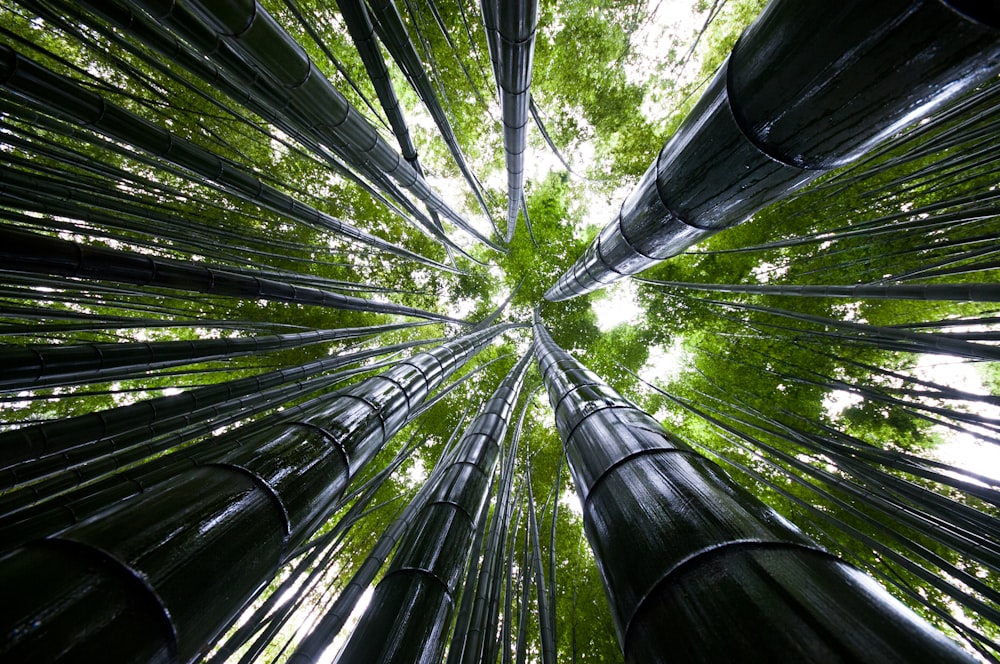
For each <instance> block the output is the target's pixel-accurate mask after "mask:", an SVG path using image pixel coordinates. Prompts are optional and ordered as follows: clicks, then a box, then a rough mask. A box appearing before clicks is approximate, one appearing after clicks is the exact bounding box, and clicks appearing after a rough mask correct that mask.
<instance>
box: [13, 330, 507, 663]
mask: <svg viewBox="0 0 1000 664" xmlns="http://www.w3.org/2000/svg"><path fill="white" fill-rule="evenodd" d="M506 329H507V327H505V326H498V327H494V328H491V329H489V330H485V331H481V332H475V333H472V334H469V335H466V336H464V337H459V338H457V339H455V340H452V341H449V342H447V343H445V344H442V345H441V346H438V347H437V348H435V349H433V350H431V351H428V352H426V353H421V354H419V355H417V356H414V357H413V358H411V359H409V360H406V361H403V362H400V363H399V364H397V365H396V366H395V367H393V368H392V369H390V370H388V371H386V372H385V373H383V374H381V375H379V376H376V377H374V378H370V379H367V380H365V381H363V382H361V383H359V384H358V385H356V386H353V387H350V388H347V389H345V390H342V391H341V392H339V396H340V398H338V399H334V400H332V401H329V402H325V403H324V404H323V405H322V406H321V407H319V408H317V409H316V410H315V411H307V412H306V414H305V416H304V417H302V418H301V419H299V420H296V421H282V422H281V423H280V424H277V425H276V426H274V427H273V428H272V429H271V435H270V436H269V437H268V440H264V441H261V443H260V444H259V445H256V446H254V447H253V448H252V449H245V450H237V451H235V452H233V453H230V454H228V455H226V456H225V457H224V458H223V459H221V460H220V461H219V462H218V463H216V464H213V465H209V466H203V467H199V468H196V469H193V470H189V471H185V472H182V473H180V474H178V475H176V476H175V477H173V478H172V479H169V480H167V481H165V482H161V483H160V484H157V485H155V486H154V487H151V488H150V489H149V490H147V491H146V492H145V493H144V494H142V495H141V496H139V497H137V498H134V499H131V500H127V501H124V502H122V503H121V504H119V505H116V506H114V507H111V508H109V509H108V510H105V511H103V512H101V513H99V514H97V515H95V516H93V517H91V518H90V519H88V520H86V521H84V522H82V523H80V524H77V525H74V526H71V527H70V528H67V529H66V530H64V531H62V532H61V533H59V534H58V535H56V536H53V537H50V538H47V539H45V540H40V541H38V542H35V543H32V544H29V545H26V546H25V547H22V548H19V549H16V550H14V551H12V552H10V553H9V554H7V555H6V556H5V557H4V558H3V559H0V578H2V583H3V585H4V587H5V589H6V591H7V595H6V596H7V597H8V599H9V601H8V602H6V603H5V607H4V608H3V609H0V611H2V612H3V613H2V617H0V623H2V624H3V625H4V627H3V630H4V633H5V634H16V635H17V636H16V637H15V638H12V639H9V640H8V641H6V642H5V643H4V644H3V646H2V647H3V653H2V655H3V657H4V658H5V659H8V660H11V661H18V660H20V661H27V660H32V661H55V660H56V659H57V658H58V657H61V656H63V654H64V653H67V652H70V651H71V652H72V657H74V658H76V659H78V660H88V659H89V660H90V661H94V660H95V658H96V659H100V658H101V656H100V653H104V654H105V655H106V654H107V653H109V652H114V653H116V654H117V655H118V656H119V657H120V658H121V659H123V660H128V661H136V662H139V661H160V660H163V659H167V660H180V661H183V662H188V661H192V660H194V659H196V658H198V657H199V656H200V654H201V653H202V652H203V649H204V648H206V647H207V645H208V644H210V643H211V642H212V641H213V640H214V639H215V638H216V637H217V636H218V631H219V630H220V629H221V628H222V627H223V626H224V625H226V624H228V622H229V620H230V618H231V617H232V616H233V615H234V614H235V612H237V611H238V610H240V608H241V607H242V605H243V603H244V601H245V600H246V599H247V598H248V597H250V596H252V595H254V594H255V593H256V592H257V590H258V589H259V588H260V586H261V585H262V584H263V583H266V582H267V580H268V579H270V578H271V576H272V575H273V573H274V569H275V567H276V566H277V565H278V564H279V563H280V562H281V561H282V560H283V558H284V556H285V554H286V552H287V551H288V550H289V549H293V548H294V547H295V545H296V544H297V543H298V542H301V541H302V540H303V539H305V538H306V537H308V536H309V535H310V534H311V533H312V532H313V531H314V530H315V528H316V527H317V526H318V525H319V523H320V522H321V521H322V520H323V519H324V518H326V516H327V515H328V512H329V509H330V506H331V505H332V504H333V503H335V502H336V501H337V499H338V497H339V496H340V495H341V494H342V493H343V491H344V489H345V487H346V486H347V484H348V482H349V481H350V479H351V478H352V477H353V476H354V475H355V474H356V473H358V472H359V471H360V470H361V469H362V468H364V466H365V465H366V464H367V463H368V461H369V460H370V459H371V458H372V457H373V456H374V454H375V453H376V452H377V451H378V450H379V449H380V448H381V447H382V445H383V444H384V443H385V442H386V441H387V440H388V438H389V437H391V436H392V435H393V434H395V433H396V431H398V430H399V429H400V428H401V427H402V426H404V425H405V424H406V422H407V421H408V419H409V416H410V413H411V411H412V409H414V408H415V407H416V406H417V405H419V403H420V402H421V401H423V399H424V398H425V397H426V396H427V394H428V392H429V390H430V389H432V388H433V387H436V386H437V385H438V384H440V382H441V381H442V380H443V379H444V378H445V377H446V376H448V375H450V374H451V373H452V372H453V371H455V370H456V369H458V368H459V367H460V366H461V365H462V364H463V363H464V362H465V361H466V360H467V359H468V358H469V357H471V356H472V355H474V354H475V353H477V352H478V351H479V350H480V349H481V348H482V347H483V346H484V345H485V344H486V343H488V342H489V341H490V340H492V339H493V338H494V337H495V336H496V335H497V334H499V333H501V332H503V331H504V330H506ZM67 593H70V594H72V600H71V601H66V599H65V597H66V595H67Z"/></svg>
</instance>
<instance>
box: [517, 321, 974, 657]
mask: <svg viewBox="0 0 1000 664" xmlns="http://www.w3.org/2000/svg"><path fill="white" fill-rule="evenodd" d="M535 343H536V346H535V347H536V351H535V355H536V358H537V361H538V366H539V370H540V371H541V373H542V378H543V380H544V382H545V386H546V388H547V389H548V393H549V400H550V402H551V403H552V407H553V409H554V410H555V414H556V427H557V429H558V430H559V434H560V436H561V437H562V439H563V442H564V444H565V447H566V456H567V459H568V462H569V467H570V470H571V472H572V475H573V479H574V482H575V484H576V487H577V493H578V495H579V497H580V501H581V503H582V504H583V519H584V529H585V532H586V535H587V539H588V540H589V542H590V544H591V547H592V548H593V551H594V557H595V559H596V561H597V566H598V569H599V570H600V572H601V577H602V580H603V582H604V586H605V590H606V592H607V595H608V601H609V603H610V605H611V613H612V616H613V618H614V620H615V626H616V628H617V630H618V636H619V640H620V642H621V644H622V648H623V651H624V654H625V659H626V661H629V662H637V663H638V662H642V663H644V664H645V663H649V662H731V661H741V662H758V661H759V662H791V661H815V662H832V661H852V662H873V663H874V662H886V661H908V662H968V661H972V660H971V657H970V656H968V655H967V654H966V653H965V652H964V651H962V650H961V649H959V647H958V646H957V645H955V644H954V643H952V642H951V641H949V640H948V639H947V638H945V637H944V636H943V635H942V634H940V633H938V632H937V631H935V630H934V629H933V628H931V627H930V626H929V625H928V624H926V623H924V622H923V621H922V620H921V619H919V618H918V617H917V616H916V614H914V613H913V612H911V611H910V610H909V609H907V608H905V607H904V606H903V605H902V604H900V603H899V602H898V601H896V600H895V599H894V598H892V596H890V595H889V594H888V593H887V592H886V591H885V590H884V589H883V588H881V587H880V586H878V584H876V583H874V582H873V581H871V580H870V579H868V578H867V577H865V576H864V575H863V574H862V573H861V572H859V571H857V570H855V569H854V568H852V567H850V566H849V565H847V564H846V563H844V562H842V561H840V560H839V559H837V558H835V557H834V556H832V555H830V554H829V553H827V552H825V551H824V550H822V549H820V548H819V547H818V546H817V545H816V544H815V543H813V542H812V541H811V540H810V539H809V538H808V537H806V536H805V535H804V534H802V533H801V532H800V531H799V530H798V529H797V528H796V527H795V526H794V525H792V524H791V523H789V522H788V521H786V520H785V519H783V518H782V517H781V516H779V515H778V514H777V513H776V512H774V511H773V510H771V509H770V508H769V507H767V506H766V505H764V504H763V503H761V502H760V501H759V500H757V499H756V498H755V497H754V496H753V495H751V494H750V493H749V492H748V491H746V490H745V489H743V488H742V487H740V486H739V485H737V484H736V483H735V482H734V481H733V480H732V479H730V478H729V476H728V475H727V474H726V473H725V472H724V471H723V470H722V469H721V468H719V467H718V466H717V465H716V464H715V463H713V462H711V461H709V460H708V459H706V458H705V457H702V456H701V455H699V454H697V453H695V452H694V451H693V450H691V449H690V448H688V447H687V446H686V445H684V444H683V443H680V442H679V441H677V440H676V439H674V438H673V437H671V436H670V434H669V433H668V432H666V431H665V430H664V429H663V428H662V426H660V424H659V423H658V422H656V420H654V419H653V418H652V417H651V416H649V415H648V414H646V413H644V412H642V411H641V410H639V409H638V408H636V407H635V406H633V405H632V404H631V403H630V402H628V401H627V400H626V399H624V398H623V397H622V396H621V395H619V394H618V393H617V392H615V391H614V390H613V389H612V388H610V387H609V386H608V385H606V384H605V383H604V382H603V381H602V380H601V379H600V378H599V377H597V376H596V375H595V374H593V373H592V372H590V371H588V370H587V369H586V368H585V367H583V366H582V365H581V364H580V363H579V362H577V361H576V360H574V359H573V358H572V357H571V356H570V355H569V354H568V353H566V352H565V351H563V350H562V349H561V348H559V347H558V346H557V345H556V344H555V342H554V341H553V340H552V338H551V336H549V334H548V332H547V331H546V330H545V328H544V327H543V326H542V324H541V322H540V321H539V320H538V319H537V318H536V323H535Z"/></svg>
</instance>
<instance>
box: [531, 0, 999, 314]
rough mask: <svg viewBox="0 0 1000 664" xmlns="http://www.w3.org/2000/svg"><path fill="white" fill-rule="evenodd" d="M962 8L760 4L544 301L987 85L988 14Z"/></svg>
mask: <svg viewBox="0 0 1000 664" xmlns="http://www.w3.org/2000/svg"><path fill="white" fill-rule="evenodd" d="M960 4H961V5H962V6H963V7H966V8H968V7H973V8H972V9H969V10H968V13H967V14H963V13H960V12H959V11H956V10H955V9H954V8H953V7H951V6H949V4H948V3H946V2H941V1H940V0H891V1H886V2H877V3H872V2H866V1H865V0H852V1H850V2H840V3H837V4H836V5H835V6H834V5H830V4H828V3H822V2H800V1H798V0H774V1H773V2H771V4H769V5H768V7H767V8H766V9H765V11H764V13H763V14H762V15H761V16H760V17H759V18H758V19H757V20H756V21H755V22H754V23H753V24H752V25H751V26H750V27H749V28H747V30H746V31H745V32H744V33H743V35H742V36H741V37H740V39H739V41H738V42H737V44H736V46H735V47H734V48H733V52H732V54H731V55H730V57H729V60H728V61H727V63H726V64H724V65H723V66H722V68H721V69H720V70H719V72H718V73H717V74H716V76H715V78H714V79H713V81H712V82H711V83H710V84H709V86H708V88H707V90H706V91H705V93H704V94H703V96H702V97H701V99H700V100H699V101H698V103H697V104H696V105H695V107H694V108H693V109H692V111H691V113H690V114H689V115H688V117H687V119H686V120H685V121H684V122H683V123H682V124H681V126H680V127H679V128H678V130H677V131H676V133H675V134H674V135H673V136H672V137H671V138H670V140H669V141H667V143H666V145H664V147H663V149H662V150H661V151H660V154H659V155H658V156H657V158H656V159H655V160H654V162H653V164H652V165H651V166H650V167H649V170H648V171H647V172H646V174H645V175H644V176H643V178H642V179H641V180H640V181H639V184H638V185H637V186H636V188H635V189H634V190H633V191H632V193H631V194H629V196H628V197H627V198H626V199H625V201H624V202H623V203H622V206H621V210H620V211H619V214H618V215H617V217H616V218H615V220H614V221H612V222H611V223H610V224H609V225H608V226H607V227H606V228H605V229H604V230H603V231H602V232H601V233H600V234H599V235H598V237H597V238H596V239H595V240H594V242H593V243H592V244H591V246H590V247H589V248H588V249H587V250H586V251H585V252H584V254H583V256H581V257H580V258H579V259H577V261H576V263H574V264H573V266H572V267H571V268H570V269H569V270H568V271H567V272H566V273H564V274H563V275H562V276H560V277H559V279H558V280H557V281H556V283H555V284H554V285H553V286H552V287H551V288H550V289H549V290H548V292H547V293H546V294H545V297H546V299H548V300H553V301H556V300H565V299H568V298H571V297H574V296H576V295H582V294H584V293H589V292H592V291H594V290H598V289H600V288H603V287H604V286H605V285H607V284H609V283H612V282H614V281H616V280H618V279H621V278H622V277H624V276H627V275H631V274H636V273H638V272H641V271H643V270H645V269H647V268H649V267H652V266H653V265H655V264H656V263H658V262H660V261H662V260H664V259H666V258H669V257H671V256H675V255H677V254H679V253H681V252H682V251H684V250H685V249H687V248H688V247H690V246H691V245H693V244H695V243H697V242H699V241H701V240H703V239H705V238H707V237H709V236H710V235H713V234H715V233H717V232H719V231H721V230H724V229H726V228H730V227H732V226H735V225H737V224H739V223H742V222H743V221H746V220H747V219H748V218H750V217H751V216H752V215H753V213H754V212H756V211H757V210H760V209H762V208H764V207H765V206H767V205H770V204H772V203H774V202H775V201H777V200H780V199H781V198H784V197H786V196H788V195H790V194H791V193H793V192H795V191H797V190H798V189H800V188H801V187H803V186H804V185H805V184H807V183H809V182H811V181H812V180H814V179H815V178H817V177H818V176H820V175H822V174H823V173H824V172H826V171H828V170H829V169H831V168H835V167H837V166H841V165H844V164H847V163H849V162H851V161H853V160H854V159H856V158H858V157H859V156H861V155H862V154H864V153H865V152H867V151H868V150H870V149H871V148H872V147H874V146H875V145H876V144H878V143H879V142H881V141H883V140H885V139H886V138H888V137H889V136H891V135H892V134H894V133H895V132H898V131H899V130H901V129H903V128H904V127H906V126H908V125H911V124H913V123H915V122H917V121H919V120H920V119H922V118H925V117H928V116H929V115H931V114H932V113H934V112H935V111H937V110H938V109H940V108H941V107H943V106H945V105H946V104H947V103H949V102H951V101H953V100H955V99H957V98H958V97H960V96H961V95H963V94H964V93H966V92H968V91H970V90H972V89H974V88H975V87H976V86H977V85H980V84H981V83H983V82H985V81H988V80H989V79H990V78H991V77H992V76H995V75H996V73H997V70H998V67H1000V29H998V26H997V24H996V22H995V16H994V15H992V14H991V13H990V12H991V11H992V10H990V9H989V7H990V3H982V6H979V5H975V4H974V3H960ZM973 13H975V14H976V16H977V18H979V19H981V20H982V21H984V22H981V21H980V20H976V18H970V14H973ZM990 21H992V22H993V24H992V25H990V24H989V22H990Z"/></svg>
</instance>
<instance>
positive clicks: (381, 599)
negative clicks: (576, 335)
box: [339, 354, 530, 664]
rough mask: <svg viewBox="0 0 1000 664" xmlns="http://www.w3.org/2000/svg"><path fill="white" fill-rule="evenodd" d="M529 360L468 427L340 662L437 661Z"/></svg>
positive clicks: (507, 378)
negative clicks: (508, 422)
mask: <svg viewBox="0 0 1000 664" xmlns="http://www.w3.org/2000/svg"><path fill="white" fill-rule="evenodd" d="M529 360H530V355H529V354H526V355H525V356H524V357H523V358H522V359H521V360H520V362H518V364H517V365H516V366H515V367H514V368H513V369H512V370H511V372H510V373H509V374H508V375H507V377H506V378H505V379H504V380H503V382H502V383H501V384H500V386H499V387H498V388H497V390H496V392H494V393H493V396H492V397H491V398H490V399H489V401H487V402H486V404H485V405H484V406H483V409H482V411H481V413H480V414H479V416H477V417H476V419H475V420H473V421H472V423H471V424H469V426H468V428H467V429H466V431H465V435H464V436H463V437H462V440H461V441H460V442H459V443H458V448H457V451H456V454H455V455H454V457H453V458H452V459H451V462H450V463H449V464H448V465H447V466H446V467H445V468H444V469H443V471H442V472H441V474H440V476H439V477H438V479H437V481H436V482H435V486H434V488H433V489H432V491H431V494H430V495H429V496H428V498H427V500H426V502H425V503H424V505H423V507H422V508H421V511H420V513H419V514H418V515H417V517H416V518H415V520H414V522H413V524H411V526H410V528H409V531H408V533H407V535H406V537H405V538H404V539H403V541H402V542H401V543H400V545H399V549H398V550H397V552H396V555H395V556H394V557H393V559H392V562H391V563H390V565H389V569H388V571H387V572H386V574H385V576H384V577H382V580H381V581H380V582H379V583H378V585H377V586H376V587H375V593H374V595H373V596H372V601H371V603H370V604H369V606H368V609H367V611H365V614H364V615H363V616H362V617H361V618H360V619H359V621H358V626H357V627H356V628H355V630H354V632H353V633H352V634H351V637H350V639H349V640H348V641H347V644H346V645H345V646H344V650H343V651H342V652H341V655H340V658H339V661H341V662H345V663H346V662H400V663H401V664H402V663H409V662H434V661H439V660H440V659H441V657H442V655H443V654H444V648H445V645H446V642H447V641H446V638H447V635H448V631H449V627H450V625H451V617H452V613H453V609H454V605H455V602H456V598H457V595H458V592H459V590H460V582H461V579H462V576H463V572H464V571H465V568H466V565H467V563H468V559H469V554H470V550H471V545H472V539H473V535H474V532H475V527H476V523H477V522H478V520H479V516H480V512H481V511H482V509H483V508H484V505H485V502H486V494H487V488H488V486H489V483H490V478H491V477H492V476H493V470H494V467H495V465H496V461H497V456H498V454H499V450H500V445H501V443H502V442H503V438H504V436H505V434H506V431H507V421H508V419H509V418H510V413H511V411H512V410H513V408H514V403H515V402H516V401H517V397H518V394H519V392H520V388H521V384H522V382H523V379H524V373H525V370H526V369H527V367H528V364H529Z"/></svg>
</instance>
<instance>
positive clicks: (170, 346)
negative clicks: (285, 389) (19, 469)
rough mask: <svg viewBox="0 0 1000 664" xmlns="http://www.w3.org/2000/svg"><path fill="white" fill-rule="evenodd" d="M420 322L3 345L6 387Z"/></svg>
mask: <svg viewBox="0 0 1000 664" xmlns="http://www.w3.org/2000/svg"><path fill="white" fill-rule="evenodd" d="M415 325H420V323H396V324H392V325H372V326H369V327H353V328H351V327H347V328H339V329H333V330H312V331H309V332H297V333H291V334H275V335H266V336H257V337H237V338H232V337H227V338H222V339H198V340H194V341H153V342H142V343H140V342H136V343H120V344H116V343H92V344H77V345H68V344H50V345H45V346H41V345H31V346H4V347H0V366H2V367H3V368H4V373H3V375H2V376H0V391H4V390H23V389H37V388H40V387H45V386H49V385H75V384H80V383H85V382H102V381H104V380H110V379H112V378H121V377H125V376H132V375H136V373H137V372H145V371H149V370H152V369H162V368H166V367H175V366H182V365H185V364H194V363H196V362H208V361H211V360H219V359H223V358H230V357H240V356H243V355H250V354H254V353H258V352H268V351H274V350H283V349H287V348H300V347H303V346H308V345H311V344H319V343H324V342H331V341H338V340H342V339H354V338H357V337H363V336H367V335H371V334H381V333H383V332H390V331H393V330H402V329H406V328H409V327H413V326H415Z"/></svg>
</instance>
